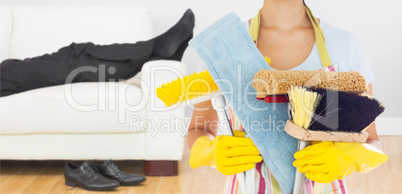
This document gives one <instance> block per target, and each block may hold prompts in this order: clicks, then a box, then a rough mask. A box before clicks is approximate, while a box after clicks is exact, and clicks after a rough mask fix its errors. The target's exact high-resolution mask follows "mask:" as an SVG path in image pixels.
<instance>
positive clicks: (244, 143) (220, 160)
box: [190, 135, 262, 175]
mask: <svg viewBox="0 0 402 194" xmlns="http://www.w3.org/2000/svg"><path fill="white" fill-rule="evenodd" d="M261 161H262V157H261V156H260V152H259V151H258V150H257V147H256V146H255V145H254V143H253V142H252V141H251V139H250V138H241V137H232V136H226V135H221V136H217V137H215V138H214V139H213V140H211V139H210V138H209V137H207V136H201V137H199V138H198V139H197V140H196V141H195V143H194V145H193V147H192V148H191V151H190V166H191V167H192V168H198V167H200V166H211V167H215V168H216V169H217V170H218V171H219V172H221V173H222V174H224V175H233V174H237V173H239V172H244V171H246V170H250V169H252V168H254V166H255V163H258V162H261Z"/></svg>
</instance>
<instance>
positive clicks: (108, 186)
mask: <svg viewBox="0 0 402 194" xmlns="http://www.w3.org/2000/svg"><path fill="white" fill-rule="evenodd" d="M64 178H65V181H66V185H68V186H71V187H82V188H83V189H86V190H92V191H106V190H112V189H115V188H117V187H119V186H120V184H119V182H117V181H115V180H112V179H108V178H106V177H104V176H103V175H101V174H100V173H99V172H98V171H97V170H96V168H95V167H94V166H93V165H92V164H91V163H89V162H84V163H82V164H81V166H78V165H76V164H74V163H71V162H67V163H66V165H65V168H64Z"/></svg>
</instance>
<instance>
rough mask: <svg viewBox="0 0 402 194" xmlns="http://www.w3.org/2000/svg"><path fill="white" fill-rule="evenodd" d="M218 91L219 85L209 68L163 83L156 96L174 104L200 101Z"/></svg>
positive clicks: (207, 98)
mask: <svg viewBox="0 0 402 194" xmlns="http://www.w3.org/2000/svg"><path fill="white" fill-rule="evenodd" d="M218 91H219V90H218V86H217V85H216V83H215V82H214V80H213V78H212V77H211V75H210V74H209V72H208V70H207V71H203V72H200V73H194V74H192V75H191V74H190V75H189V76H184V77H182V78H178V79H176V80H173V81H171V82H169V83H166V84H163V85H162V86H160V87H159V88H157V89H156V96H157V97H158V98H159V99H161V100H162V101H163V103H165V105H166V106H172V105H174V104H177V103H182V102H183V101H192V102H193V103H200V102H203V101H206V100H210V99H211V98H212V96H213V95H214V93H216V92H218Z"/></svg>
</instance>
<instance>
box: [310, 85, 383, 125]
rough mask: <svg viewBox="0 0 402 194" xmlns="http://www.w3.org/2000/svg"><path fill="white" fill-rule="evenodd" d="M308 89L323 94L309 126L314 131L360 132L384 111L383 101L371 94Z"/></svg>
mask: <svg viewBox="0 0 402 194" xmlns="http://www.w3.org/2000/svg"><path fill="white" fill-rule="evenodd" d="M306 90H307V91H311V92H315V93H318V94H319V95H320V96H321V98H320V101H319V103H318V104H317V107H316V109H315V111H314V115H313V117H312V121H311V123H310V127H309V128H308V129H310V130H313V131H341V132H357V133H359V132H361V131H363V130H364V129H365V128H367V127H368V126H369V125H370V124H371V123H373V122H374V120H375V119H376V118H377V116H378V115H380V114H381V113H382V112H384V107H383V106H382V105H381V103H380V102H378V101H377V100H376V99H374V98H372V97H369V96H360V95H357V94H354V93H348V92H341V91H334V90H326V89H306Z"/></svg>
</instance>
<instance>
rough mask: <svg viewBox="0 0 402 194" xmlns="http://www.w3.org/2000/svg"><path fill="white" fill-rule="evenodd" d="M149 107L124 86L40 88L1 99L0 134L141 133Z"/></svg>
mask: <svg viewBox="0 0 402 194" xmlns="http://www.w3.org/2000/svg"><path fill="white" fill-rule="evenodd" d="M146 103H147V99H143V96H142V91H141V88H140V87H139V86H136V85H129V84H124V83H122V82H109V83H107V82H101V83H75V84H67V85H61V86H52V87H46V88H40V89H36V90H31V91H27V92H22V93H19V94H14V95H10V96H6V97H2V98H0V134H32V133H34V134H35V133H131V132H138V131H142V130H143V129H142V127H141V125H138V124H134V125H133V122H137V121H143V120H145V118H146V110H145V109H146V108H145V106H146Z"/></svg>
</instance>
